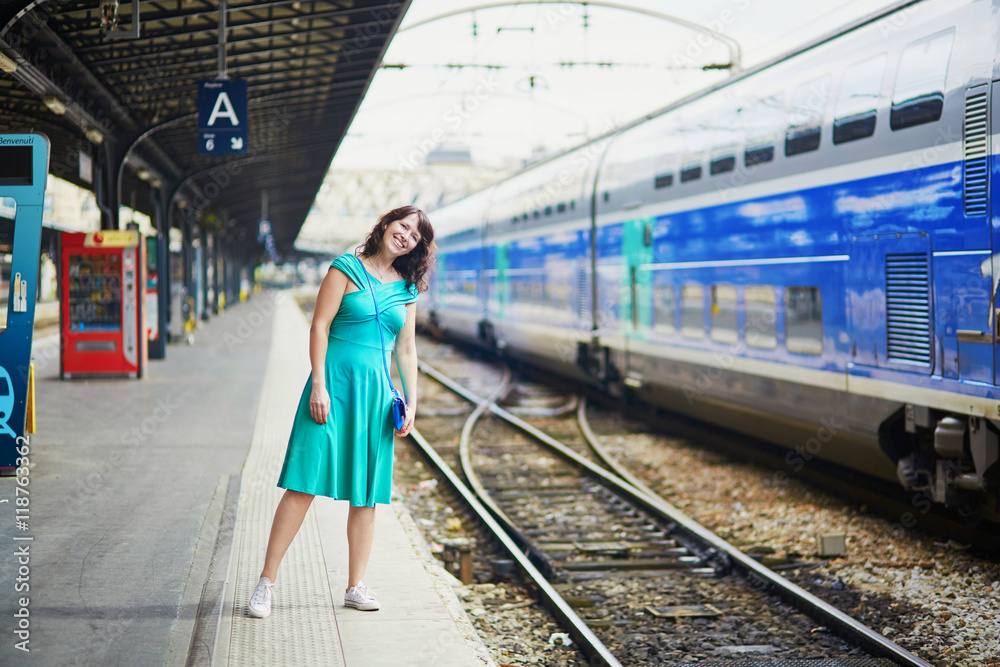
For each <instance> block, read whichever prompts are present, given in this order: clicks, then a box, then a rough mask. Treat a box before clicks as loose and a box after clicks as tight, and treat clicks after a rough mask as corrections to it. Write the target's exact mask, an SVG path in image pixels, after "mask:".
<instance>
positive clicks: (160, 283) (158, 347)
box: [146, 188, 170, 359]
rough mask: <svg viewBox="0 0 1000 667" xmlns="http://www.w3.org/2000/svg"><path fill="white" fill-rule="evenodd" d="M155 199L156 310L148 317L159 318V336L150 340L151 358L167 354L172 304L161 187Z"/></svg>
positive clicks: (148, 313) (168, 226)
mask: <svg viewBox="0 0 1000 667" xmlns="http://www.w3.org/2000/svg"><path fill="white" fill-rule="evenodd" d="M150 195H151V197H150V198H151V199H152V201H153V225H154V227H155V228H156V238H157V242H156V257H155V259H154V258H150V260H152V261H150V262H149V264H150V265H153V266H155V267H156V312H150V311H147V313H146V317H155V318H156V319H157V325H156V331H157V332H158V335H157V337H156V338H155V339H154V340H151V341H149V358H150V359H165V358H166V356H167V312H168V308H169V306H170V287H169V281H170V263H169V261H168V259H167V256H168V249H167V246H168V244H169V243H170V232H169V230H170V221H169V220H168V219H167V203H166V201H164V196H163V191H162V190H160V189H159V188H156V189H154V190H153V191H152V192H151V193H150Z"/></svg>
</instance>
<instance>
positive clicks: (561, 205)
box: [556, 202, 566, 213]
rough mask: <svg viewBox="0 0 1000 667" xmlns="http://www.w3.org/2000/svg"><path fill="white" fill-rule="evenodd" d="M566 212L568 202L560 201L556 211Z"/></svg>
mask: <svg viewBox="0 0 1000 667" xmlns="http://www.w3.org/2000/svg"><path fill="white" fill-rule="evenodd" d="M565 212H566V202H560V203H559V205H558V206H556V213H565Z"/></svg>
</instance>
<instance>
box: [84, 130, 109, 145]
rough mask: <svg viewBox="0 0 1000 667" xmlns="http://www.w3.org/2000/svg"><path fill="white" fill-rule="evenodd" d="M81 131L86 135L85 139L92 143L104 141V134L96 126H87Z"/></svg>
mask: <svg viewBox="0 0 1000 667" xmlns="http://www.w3.org/2000/svg"><path fill="white" fill-rule="evenodd" d="M83 133H84V134H85V135H86V136H87V141H89V142H90V143H92V144H99V143H101V142H102V141H104V135H103V134H101V131H100V130H98V129H97V128H96V127H88V128H87V129H86V130H84V131H83Z"/></svg>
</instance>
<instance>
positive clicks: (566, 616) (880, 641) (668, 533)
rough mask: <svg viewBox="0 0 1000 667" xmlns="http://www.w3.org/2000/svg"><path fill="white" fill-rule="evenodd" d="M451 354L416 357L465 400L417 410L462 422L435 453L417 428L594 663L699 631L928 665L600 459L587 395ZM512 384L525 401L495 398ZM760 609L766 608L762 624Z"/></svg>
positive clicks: (709, 638) (636, 656)
mask: <svg viewBox="0 0 1000 667" xmlns="http://www.w3.org/2000/svg"><path fill="white" fill-rule="evenodd" d="M441 361H446V360H441ZM436 363H437V360H436ZM457 366H459V369H460V372H462V374H463V375H464V378H462V379H463V381H462V382H456V381H455V380H453V379H452V378H449V377H447V376H446V375H444V374H443V373H441V372H440V371H438V370H436V369H434V368H432V367H430V366H429V365H427V364H422V366H421V370H422V372H424V373H425V374H426V375H428V376H429V377H431V378H433V379H434V380H435V381H436V382H439V383H441V384H442V385H444V386H445V387H447V388H448V389H449V390H450V391H451V392H453V393H454V395H455V396H459V397H461V398H462V399H463V400H464V401H465V402H466V406H462V405H461V404H459V403H455V402H449V403H447V404H443V403H435V404H434V405H431V406H422V408H421V415H422V416H427V415H428V414H431V415H438V416H450V417H451V418H452V419H454V420H456V421H457V419H458V418H460V417H463V416H464V417H465V419H464V421H463V423H462V426H461V435H460V436H459V437H456V438H447V439H445V440H446V441H447V442H446V445H445V447H444V448H443V451H442V452H441V453H439V452H437V451H435V450H434V449H433V448H432V447H431V445H430V444H429V443H428V442H427V441H426V440H425V439H424V438H423V437H422V436H421V435H420V434H419V433H416V432H415V434H414V439H415V440H416V441H417V443H418V445H419V446H420V447H421V449H422V450H423V451H424V453H425V455H426V456H427V458H428V459H429V460H430V461H432V462H433V463H434V464H435V465H436V466H437V467H438V468H439V469H440V470H441V471H442V473H441V474H443V475H444V476H445V477H446V478H447V479H448V481H449V482H450V483H451V484H452V486H453V487H454V488H455V489H456V490H457V492H458V493H459V494H460V495H461V496H462V497H463V499H464V500H465V502H466V503H467V504H468V505H469V506H470V507H471V508H472V509H473V510H474V511H475V512H476V514H477V515H479V516H480V517H481V520H482V521H483V522H484V523H485V524H486V525H487V526H489V527H490V528H491V530H493V531H494V533H495V534H496V538H497V540H499V541H500V543H501V544H502V545H503V546H504V548H505V549H506V551H507V552H508V554H509V555H510V558H511V560H514V561H515V562H517V563H518V565H519V566H520V568H521V569H522V571H523V572H524V573H525V574H526V576H528V577H529V578H530V579H531V580H532V581H533V582H534V584H535V586H536V587H537V589H538V591H539V593H540V595H541V596H542V598H543V601H544V602H545V604H546V606H548V607H549V609H550V610H551V611H552V612H553V614H554V615H555V616H556V618H557V619H558V620H559V622H560V623H562V624H563V625H564V627H565V629H566V631H567V633H568V634H569V635H570V636H571V637H572V638H573V639H574V641H575V642H576V643H577V645H578V646H579V647H580V648H581V649H582V650H583V652H584V654H585V655H586V656H587V658H588V659H589V660H590V661H591V663H592V664H608V665H616V664H642V663H643V662H644V661H657V662H659V661H661V660H663V659H664V656H667V655H674V656H676V655H683V654H690V653H691V651H690V650H689V649H690V647H691V646H692V645H694V646H698V647H699V648H700V649H702V651H701V654H704V655H709V656H713V657H715V658H717V659H730V660H731V659H735V658H737V657H739V656H745V655H749V656H752V657H754V658H764V659H765V660H784V662H782V663H780V664H785V665H788V664H795V663H794V662H789V660H796V659H805V658H818V657H824V658H828V659H833V660H834V662H827V663H825V664H828V665H859V666H860V665H888V664H898V665H914V666H915V665H920V666H923V667H926V666H928V665H929V663H927V662H925V661H923V660H921V659H920V658H917V657H916V656H914V655H912V654H911V653H909V652H907V651H906V650H905V649H903V648H901V647H899V646H897V645H896V644H894V643H892V642H891V641H889V640H888V639H886V638H884V637H882V636H881V635H879V634H878V633H876V632H874V631H873V630H871V629H870V628H867V627H866V626H864V625H863V624H862V623H860V622H858V621H856V620H854V619H852V618H850V617H849V616H847V615H845V614H843V613H842V612H840V611H838V610H837V609H834V608H833V607H831V606H829V605H827V604H826V603H824V602H823V601H821V600H819V599H818V598H815V597H814V596H812V595H811V594H809V593H808V592H806V591H804V590H802V589H801V588H799V587H798V586H795V585H794V584H792V583H790V582H788V581H787V580H785V579H784V578H783V577H781V576H780V575H778V574H776V573H775V572H773V571H771V570H769V569H768V568H766V567H763V566H762V565H761V564H760V563H758V562H756V561H755V560H753V559H751V558H749V557H747V556H746V555H745V554H743V553H742V552H740V551H739V550H738V549H736V548H735V547H733V546H731V545H730V544H728V543H727V542H726V541H725V540H723V539H721V538H720V537H718V536H717V535H715V534H713V533H711V532H710V531H708V530H706V529H705V528H703V527H702V526H700V525H699V524H697V523H696V522H694V521H693V520H691V519H690V518H688V517H687V516H685V515H684V514H683V513H682V512H680V511H679V510H677V509H676V508H675V507H673V506H672V505H670V504H669V503H667V502H666V501H664V500H663V499H662V498H660V497H658V496H656V495H655V494H654V493H653V492H652V491H651V490H649V489H648V488H646V487H645V485H643V484H642V482H641V481H640V480H638V479H636V478H634V477H633V476H631V474H629V473H628V471H627V470H624V469H622V468H621V467H620V466H617V464H616V463H615V462H614V461H613V460H612V459H610V458H609V457H607V456H606V455H604V457H603V458H604V459H605V460H601V459H602V449H601V447H600V445H599V444H598V443H597V442H596V438H594V437H593V434H592V432H591V431H590V428H589V425H588V424H587V421H586V410H585V404H584V403H583V402H582V400H578V399H577V398H576V397H575V396H565V395H560V394H558V393H556V394H553V393H552V392H551V391H549V390H546V389H544V388H541V387H540V386H539V385H534V384H530V383H524V382H518V383H517V384H512V381H511V378H510V374H509V372H506V373H505V372H503V371H500V370H498V369H496V368H495V367H493V366H490V365H484V364H477V365H476V366H475V368H472V367H471V366H470V364H468V363H467V362H466V364H465V365H464V366H462V364H457ZM462 368H464V371H462V370H461V369H462ZM467 387H472V388H473V389H474V390H470V389H469V388H467ZM512 393H513V394H517V395H518V398H517V401H516V402H518V403H519V404H520V405H518V406H517V407H512V408H511V409H510V410H508V409H505V408H504V407H501V406H500V405H498V401H499V400H500V399H501V398H503V397H508V398H509V397H510V396H511V394H512ZM467 406H474V409H472V411H471V413H470V412H469V409H470V408H469V407H467ZM515 410H516V411H519V412H521V413H522V414H521V415H520V416H518V415H515V414H514V411H515ZM487 415H493V416H494V417H496V419H484V416H487ZM529 421H533V422H535V424H534V425H533V424H531V423H529ZM539 427H542V428H539ZM542 429H544V430H542ZM553 435H554V436H556V437H553ZM446 459H447V460H446ZM449 462H450V463H449ZM453 466H454V467H459V466H460V467H461V468H462V471H463V472H462V474H461V475H459V474H458V473H456V472H455V471H454V470H453ZM707 600H712V601H713V602H708V601H707ZM665 603H673V604H665ZM775 610H777V611H775ZM761 618H767V619H771V620H768V621H766V622H764V624H763V625H766V626H767V627H762V623H761V622H760V619H761ZM778 618H780V619H781V620H780V621H775V620H773V619H778ZM775 623H777V624H778V625H780V626H781V627H780V631H776V630H775V629H774V628H775ZM816 624H819V625H818V627H817V625H816ZM623 637H624V639H623ZM609 645H614V646H615V650H614V651H612V650H611V649H610V648H609ZM706 646H707V652H706ZM713 647H714V648H713ZM886 661H891V662H886ZM679 662H683V660H681V661H679ZM679 662H678V663H675V664H679ZM702 664H707V663H702ZM730 664H731V663H730ZM761 664H767V662H766V661H765V662H763V663H761ZM772 664H778V663H772ZM803 664H805V663H803ZM811 664H814V665H815V664H817V663H815V662H813V663H811Z"/></svg>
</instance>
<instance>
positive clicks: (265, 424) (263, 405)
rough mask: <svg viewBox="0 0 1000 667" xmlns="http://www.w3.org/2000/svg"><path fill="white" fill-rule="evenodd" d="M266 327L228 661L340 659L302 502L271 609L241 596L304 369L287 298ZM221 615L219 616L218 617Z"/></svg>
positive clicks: (268, 514)
mask: <svg viewBox="0 0 1000 667" xmlns="http://www.w3.org/2000/svg"><path fill="white" fill-rule="evenodd" d="M274 317H275V323H274V332H273V335H272V339H271V350H270V355H269V357H268V365H267V371H266V374H265V379H264V388H263V390H262V391H261V397H260V405H259V406H258V408H257V420H256V423H255V424H254V431H253V442H252V443H251V445H250V452H249V454H248V455H247V461H246V464H245V466H244V469H243V484H242V488H241V490H240V504H239V520H238V523H239V524H240V527H241V529H242V531H241V532H242V535H241V539H240V540H239V542H238V543H237V544H236V545H234V546H235V547H236V549H237V550H238V551H237V553H234V554H233V558H234V559H237V561H238V562H237V567H236V568H235V569H234V570H231V571H235V573H236V577H235V578H236V580H235V581H230V582H229V583H230V586H231V590H232V589H234V590H235V597H234V598H233V600H232V609H233V617H232V629H231V633H230V642H229V650H228V656H229V664H231V665H296V666H297V665H330V666H338V665H345V661H344V653H343V649H342V647H341V641H340V634H339V631H338V629H337V619H336V616H335V613H334V605H333V597H332V595H331V591H330V584H329V579H328V578H327V571H326V564H325V563H324V560H323V550H322V547H321V543H320V533H319V523H318V521H317V519H316V513H315V512H314V511H313V510H312V509H311V508H310V510H309V513H308V514H307V515H306V518H305V521H303V523H302V528H300V529H299V532H298V535H296V536H295V540H294V541H293V542H292V546H291V547H290V548H289V549H288V552H287V553H286V554H285V558H284V560H283V561H282V563H281V569H280V571H279V573H278V581H277V585H275V587H274V588H273V589H272V590H273V591H274V598H273V603H272V608H271V615H270V616H269V617H268V618H266V619H256V618H253V617H251V616H249V615H248V614H247V612H246V603H247V601H248V600H249V599H250V595H251V594H252V593H253V589H254V587H255V586H256V585H257V578H258V576H259V575H260V568H261V567H262V566H263V562H264V551H265V549H266V548H267V538H268V535H269V533H270V530H271V519H272V518H273V517H274V509H275V507H277V505H278V501H279V500H280V499H281V494H282V493H283V491H282V490H281V489H279V488H277V487H276V486H275V482H276V481H277V478H278V472H279V471H280V470H281V463H282V460H283V458H284V454H285V446H286V444H287V442H288V431H289V429H290V428H291V419H292V415H293V414H294V411H295V406H296V405H297V403H298V400H299V396H300V395H301V392H302V386H303V384H302V383H303V382H304V378H305V377H306V376H307V374H308V372H309V359H308V356H307V354H306V348H305V346H306V345H307V341H308V340H309V335H308V330H309V327H308V324H307V323H306V321H305V318H304V317H303V315H302V312H301V311H300V310H299V308H298V306H296V305H295V303H294V301H293V300H292V299H290V298H284V299H281V300H280V301H279V302H278V303H277V305H276V308H275V312H274ZM226 620H227V619H223V622H225V621H226Z"/></svg>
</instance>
